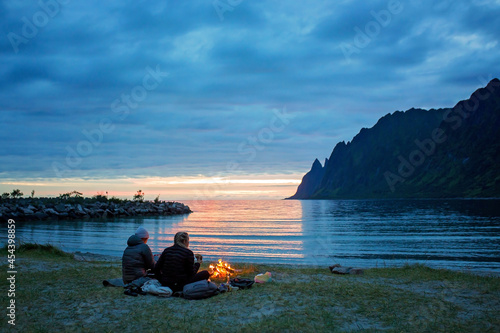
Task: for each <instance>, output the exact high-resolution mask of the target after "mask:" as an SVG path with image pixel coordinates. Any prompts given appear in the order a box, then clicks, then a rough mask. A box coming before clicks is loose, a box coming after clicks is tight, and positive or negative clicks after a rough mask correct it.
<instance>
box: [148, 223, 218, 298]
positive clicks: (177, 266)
mask: <svg viewBox="0 0 500 333" xmlns="http://www.w3.org/2000/svg"><path fill="white" fill-rule="evenodd" d="M188 247H189V235H188V233H187V232H178V233H177V234H175V237H174V245H173V246H171V247H167V248H166V249H165V250H164V251H163V253H162V254H161V256H160V259H158V262H157V263H156V266H155V275H156V278H157V279H158V280H159V281H160V283H161V284H162V285H164V286H167V287H169V288H170V289H172V291H173V292H176V291H181V290H182V288H183V287H184V286H185V285H186V284H188V283H192V282H196V281H201V280H208V279H209V278H210V273H209V272H208V271H201V272H198V270H199V269H200V265H201V261H202V258H201V256H197V258H195V256H194V254H193V251H191V250H190V249H189V248H188ZM195 261H196V262H195Z"/></svg>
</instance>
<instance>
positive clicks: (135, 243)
mask: <svg viewBox="0 0 500 333" xmlns="http://www.w3.org/2000/svg"><path fill="white" fill-rule="evenodd" d="M148 239H149V233H148V231H147V230H146V229H144V228H143V227H139V228H138V229H137V231H136V232H135V234H134V235H132V236H130V237H129V239H128V241H127V245H128V246H127V248H126V249H125V251H123V257H122V278H123V283H124V284H125V285H127V284H129V283H131V282H133V281H135V280H137V279H140V278H144V277H146V276H147V271H148V270H150V269H154V266H155V260H154V258H153V253H152V252H151V249H150V248H149V246H148V245H147V244H146V243H147V242H148ZM145 281H146V280H145ZM145 281H144V282H145ZM144 282H143V283H144ZM138 287H139V285H138Z"/></svg>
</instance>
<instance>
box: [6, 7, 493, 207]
mask: <svg viewBox="0 0 500 333" xmlns="http://www.w3.org/2000/svg"><path fill="white" fill-rule="evenodd" d="M0 29H1V35H2V37H1V38H0V74H1V75H0V87H1V89H0V192H1V193H3V192H10V191H12V189H15V188H19V189H21V190H22V191H23V193H24V194H25V195H29V194H30V193H31V191H32V190H34V191H35V196H57V195H59V194H61V193H66V192H70V191H73V190H78V191H80V192H83V193H84V194H85V195H87V196H92V195H95V194H104V193H106V192H108V195H109V196H117V197H122V198H125V197H129V198H131V197H132V195H133V194H134V193H135V192H136V191H137V190H139V189H141V190H143V191H144V192H145V193H146V198H147V199H153V198H155V197H156V196H158V195H160V199H164V200H182V199H184V200H187V199H281V198H284V197H286V196H291V195H293V194H294V193H295V190H296V187H297V185H298V184H299V183H300V180H301V178H302V176H303V175H304V174H305V173H306V172H307V171H308V170H309V169H310V167H311V165H312V163H313V161H314V159H316V158H318V159H319V160H320V161H324V159H325V158H326V157H329V156H330V154H331V151H332V149H333V147H334V146H335V145H336V143H338V142H340V141H346V142H347V141H350V140H352V138H353V137H354V136H355V135H356V134H357V133H358V132H359V130H360V129H361V128H363V127H366V128H369V127H372V126H373V125H374V124H375V123H376V122H377V120H378V119H379V118H380V117H382V116H384V115H386V114H388V113H392V112H394V111H397V110H402V111H404V110H407V109H410V108H412V107H416V108H424V109H429V108H439V107H452V106H454V105H455V104H456V103H457V102H458V101H459V100H462V99H466V98H468V97H469V96H470V95H471V94H472V92H473V91H474V90H475V89H477V88H479V87H482V86H485V85H486V83H487V82H488V81H489V80H491V79H492V78H494V77H499V76H500V64H499V61H498V59H500V45H499V43H498V41H499V36H500V34H499V33H498V31H500V1H499V0H496V1H495V0H491V1H487V0H468V1H461V0H453V1H452V0H450V1H448V0H443V1H424V0H422V1H418V0H408V1H403V0H402V1H394V0H389V1H387V0H384V1H378V0H377V1H349V0H344V1H324V0H321V1H315V0H311V1H290V0H287V1H284V0H283V1H281V0H277V1H257V0H252V1H249V0H214V1H211V0H209V1H195V0H191V1H179V0H175V1H155V2H151V1H137V0H134V1H106V2H103V1H93V0H88V1H71V0H59V1H57V0H41V1H14V0H11V1H1V2H0Z"/></svg>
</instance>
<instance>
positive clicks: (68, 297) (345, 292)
mask: <svg viewBox="0 0 500 333" xmlns="http://www.w3.org/2000/svg"><path fill="white" fill-rule="evenodd" d="M80 254H82V255H83V256H84V257H85V256H86V259H87V260H85V261H79V260H75V258H74V257H73V256H70V255H68V254H67V253H64V252H62V251H60V250H59V252H58V251H57V249H53V248H51V247H49V246H45V247H44V246H40V247H38V249H32V250H28V249H24V250H23V251H21V249H20V251H19V252H18V253H17V254H16V255H17V256H18V261H16V268H17V269H18V270H19V271H20V272H23V275H22V278H20V279H19V280H18V281H16V303H15V306H16V308H15V311H16V329H18V330H20V331H46V329H47V327H50V328H51V329H52V330H56V331H64V332H73V331H75V330H81V327H85V328H86V329H87V330H89V331H116V330H119V331H122V332H131V331H133V330H134V328H135V327H147V330H149V331H164V330H165V327H168V330H169V331H175V332H191V331H194V330H197V331H203V332H214V331H220V330H224V331H227V332H256V331H263V332H270V331H272V332H282V331H290V332H303V331H307V330H311V331H315V332H332V331H334V332H337V331H345V332H352V331H359V330H362V331H389V332H422V331H426V332H444V331H446V332H451V331H453V332H484V331H498V330H499V329H500V319H499V318H498V314H497V311H496V309H498V306H499V305H500V301H499V300H500V278H499V277H491V276H489V277H488V276H486V277H485V276H477V275H474V274H468V273H467V272H465V273H462V272H455V271H450V270H437V269H432V268H429V267H426V266H423V265H413V266H405V267H396V268H373V269H367V270H366V271H364V274H362V275H351V274H348V275H337V274H332V273H331V272H330V270H329V269H328V267H297V266H290V265H275V264H274V265H265V264H241V265H240V264H237V266H233V267H234V268H235V269H238V270H239V273H238V275H237V276H238V277H241V278H248V279H253V278H254V277H255V276H256V275H258V274H262V273H264V272H266V271H269V272H271V273H272V281H271V282H268V283H264V284H259V283H255V284H254V285H253V286H252V288H250V289H246V290H237V291H231V292H225V293H221V294H219V295H217V296H214V297H211V298H208V299H204V300H198V301H189V300H186V299H182V298H177V297H170V298H160V297H157V296H153V295H145V296H141V295H139V296H138V297H130V296H127V295H124V291H123V288H113V287H104V286H103V283H102V282H103V280H106V279H114V278H120V277H121V264H120V262H119V261H117V260H116V257H110V256H107V257H101V256H99V258H98V257H96V255H95V254H90V253H80ZM3 257H4V258H5V257H6V256H3ZM91 257H93V258H94V259H112V261H111V262H109V261H99V260H93V261H89V260H90V259H92V258H91ZM6 265H7V262H6V261H2V266H6ZM206 266H207V263H203V265H202V269H206ZM20 277H21V276H20ZM0 278H2V279H6V278H8V275H7V273H6V270H2V271H0ZM55 279H57V282H56V281H55ZM213 282H215V283H216V284H217V285H220V284H221V283H225V282H226V281H225V279H213ZM235 309H236V311H235ZM186 319H187V320H186ZM131 323H133V325H131ZM166 325H168V326H166Z"/></svg>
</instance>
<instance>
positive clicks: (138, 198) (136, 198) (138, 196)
mask: <svg viewBox="0 0 500 333" xmlns="http://www.w3.org/2000/svg"><path fill="white" fill-rule="evenodd" d="M134 201H138V202H143V201H144V192H142V190H139V191H137V193H136V194H134Z"/></svg>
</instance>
